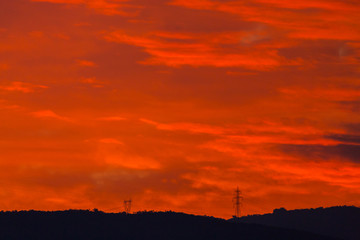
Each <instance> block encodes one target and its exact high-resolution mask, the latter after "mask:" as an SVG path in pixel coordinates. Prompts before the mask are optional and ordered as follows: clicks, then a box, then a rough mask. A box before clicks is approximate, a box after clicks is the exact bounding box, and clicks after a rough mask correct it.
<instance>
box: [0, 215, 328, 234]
mask: <svg viewBox="0 0 360 240" xmlns="http://www.w3.org/2000/svg"><path fill="white" fill-rule="evenodd" d="M0 239H6V240H12V239H24V240H25V239H26V240H35V239H36V240H42V239H51V240H57V239H66V240H72V239H74V240H75V239H76V240H82V239H86V240H107V239H124V240H135V239H139V240H140V239H141V240H144V239H146V240H149V239H150V240H151V239H157V240H162V239H164V240H165V239H166V240H180V239H181V240H192V239H194V240H195V239H196V240H201V239H204V240H205V239H206V240H209V239H221V240H227V239H241V240H265V239H266V240H272V239H276V240H289V239H292V240H331V239H333V238H329V237H324V236H319V235H316V234H310V233H307V232H301V231H297V230H287V229H281V228H275V227H266V226H261V225H257V224H247V223H235V222H229V221H226V220H223V219H217V218H212V217H204V216H194V215H186V214H182V213H174V212H161V213H156V212H140V213H137V214H130V215H129V214H125V213H117V214H115V213H113V214H110V213H103V212H100V211H86V210H69V211H57V212H39V211H20V212H0Z"/></svg>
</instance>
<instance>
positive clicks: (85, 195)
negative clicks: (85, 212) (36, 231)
mask: <svg viewBox="0 0 360 240" xmlns="http://www.w3.org/2000/svg"><path fill="white" fill-rule="evenodd" d="M359 12H360V4H359V2H358V0H343V1H334V0H302V1H294V0H291V1H290V0H248V1H239V0H226V1H225V0H221V1H220V0H218V1H215V0H151V1H150V0H11V1H9V0H0V164H1V168H0V182H1V190H0V196H1V200H0V209H3V210H13V209H18V210H19V209H40V210H55V209H69V208H82V209H92V208H98V209H100V210H105V211H120V210H123V208H122V202H123V200H124V199H127V198H130V197H131V198H132V199H133V210H134V211H140V210H173V211H183V212H187V213H194V214H206V215H212V216H217V217H224V218H229V217H231V215H233V208H232V196H233V191H234V190H235V188H236V186H239V188H240V189H241V190H242V191H243V194H244V198H245V199H244V203H243V214H255V213H265V212H271V211H272V209H274V208H279V207H285V208H287V209H294V208H309V207H319V206H324V207H326V206H332V205H360V178H359V175H360V114H359V108H360V15H359Z"/></svg>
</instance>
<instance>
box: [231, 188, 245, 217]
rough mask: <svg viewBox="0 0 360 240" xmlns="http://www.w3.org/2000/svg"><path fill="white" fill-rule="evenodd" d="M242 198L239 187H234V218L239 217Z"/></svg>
mask: <svg viewBox="0 0 360 240" xmlns="http://www.w3.org/2000/svg"><path fill="white" fill-rule="evenodd" d="M243 199H244V198H243V197H242V193H241V191H240V190H239V187H237V188H236V190H235V196H234V197H233V204H234V208H235V215H234V217H235V218H239V217H240V216H241V209H240V207H241V204H242V200H243Z"/></svg>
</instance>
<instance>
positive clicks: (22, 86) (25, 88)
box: [0, 82, 48, 93]
mask: <svg viewBox="0 0 360 240" xmlns="http://www.w3.org/2000/svg"><path fill="white" fill-rule="evenodd" d="M46 88H48V87H47V86H44V85H36V84H31V83H26V82H11V83H10V84H9V85H2V86H1V85H0V90H5V91H10V92H12V91H14V92H23V93H31V92H35V91H36V90H37V89H46Z"/></svg>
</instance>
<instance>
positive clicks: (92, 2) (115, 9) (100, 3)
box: [31, 0, 137, 16]
mask: <svg viewBox="0 0 360 240" xmlns="http://www.w3.org/2000/svg"><path fill="white" fill-rule="evenodd" d="M31 1H33V2H50V3H61V4H83V5H85V6H87V7H88V8H91V9H94V10H96V11H97V12H99V13H101V14H105V15H110V16H111V15H123V16H134V15H136V13H137V12H136V11H134V9H136V8H137V7H135V6H132V5H128V4H126V2H128V0H115V1H109V0H31ZM129 9H131V11H129Z"/></svg>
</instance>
